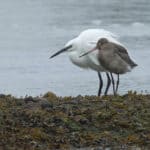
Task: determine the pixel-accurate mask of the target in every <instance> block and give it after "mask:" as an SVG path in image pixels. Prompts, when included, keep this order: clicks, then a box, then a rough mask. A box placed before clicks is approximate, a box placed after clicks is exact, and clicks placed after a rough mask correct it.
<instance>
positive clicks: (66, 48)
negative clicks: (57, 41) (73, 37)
mask: <svg viewBox="0 0 150 150" xmlns="http://www.w3.org/2000/svg"><path fill="white" fill-rule="evenodd" d="M71 47H72V45H69V46H66V47H64V48H63V49H61V50H60V51H58V52H56V53H55V54H53V55H52V56H51V57H50V58H53V57H55V56H57V55H59V54H61V53H63V52H65V51H67V50H68V49H69V48H71Z"/></svg>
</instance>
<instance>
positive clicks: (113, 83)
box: [110, 73, 116, 96]
mask: <svg viewBox="0 0 150 150" xmlns="http://www.w3.org/2000/svg"><path fill="white" fill-rule="evenodd" d="M110 76H111V80H112V85H113V92H114V96H115V95H116V89H115V82H114V77H113V75H112V73H110Z"/></svg>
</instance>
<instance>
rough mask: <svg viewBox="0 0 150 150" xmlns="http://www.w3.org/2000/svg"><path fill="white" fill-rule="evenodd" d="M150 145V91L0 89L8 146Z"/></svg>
mask: <svg viewBox="0 0 150 150" xmlns="http://www.w3.org/2000/svg"><path fill="white" fill-rule="evenodd" d="M136 148H137V149H138V150H140V149H146V150H148V149H150V94H137V93H136V92H128V93H127V94H125V95H122V96H119V95H118V96H111V95H110V96H102V97H101V98H100V97H97V96H84V97H83V96H80V95H79V96H77V97H58V96H56V95H55V94H54V93H52V92H47V93H46V94H44V95H43V96H39V97H31V96H26V97H24V98H16V97H13V96H11V95H3V94H1V95H0V149H2V150H5V149H7V150H16V149H19V150H26V149H28V150H43V149H45V150H55V149H60V150H67V149H69V150H70V149H73V150H76V149H89V150H91V149H92V150H101V149H109V150H117V149H118V150H120V149H124V150H126V149H133V150H136Z"/></svg>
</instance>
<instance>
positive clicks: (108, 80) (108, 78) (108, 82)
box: [104, 72, 111, 96]
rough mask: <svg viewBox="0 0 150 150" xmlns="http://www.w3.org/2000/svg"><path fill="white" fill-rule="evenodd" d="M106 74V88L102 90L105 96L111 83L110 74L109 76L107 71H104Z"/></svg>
mask: <svg viewBox="0 0 150 150" xmlns="http://www.w3.org/2000/svg"><path fill="white" fill-rule="evenodd" d="M106 76H107V86H106V90H105V92H104V95H105V96H106V95H107V93H108V90H109V87H110V84H111V79H110V76H109V73H108V72H106Z"/></svg>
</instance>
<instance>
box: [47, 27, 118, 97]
mask: <svg viewBox="0 0 150 150" xmlns="http://www.w3.org/2000/svg"><path fill="white" fill-rule="evenodd" d="M100 38H107V39H108V40H109V41H111V42H113V43H116V44H120V45H121V43H119V42H118V41H117V37H116V35H114V34H112V33H111V32H109V31H106V30H104V29H88V30H84V31H83V32H81V33H80V34H79V36H77V37H76V38H74V39H72V40H70V41H69V42H68V43H67V44H66V45H65V47H64V48H63V49H61V50H60V51H58V52H56V53H55V54H54V55H52V56H51V57H50V58H53V57H55V56H57V55H59V54H60V53H62V52H65V51H67V52H68V55H69V58H70V60H71V62H72V63H73V64H75V65H77V66H79V67H81V68H85V69H92V70H95V71H97V72H98V77H99V81H100V86H99V90H98V96H100V94H101V90H102V87H103V80H102V77H101V74H100V72H106V76H107V81H108V82H107V86H106V90H105V95H107V92H108V89H109V87H110V83H111V80H110V77H109V74H108V72H107V71H106V70H105V69H104V68H103V67H102V65H101V64H100V62H99V61H98V57H97V55H98V51H95V52H93V53H91V54H90V55H86V56H84V57H80V56H81V55H82V54H83V53H86V52H87V51H89V50H90V49H92V48H94V47H95V46H96V44H97V41H98V40H99V39H100Z"/></svg>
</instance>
